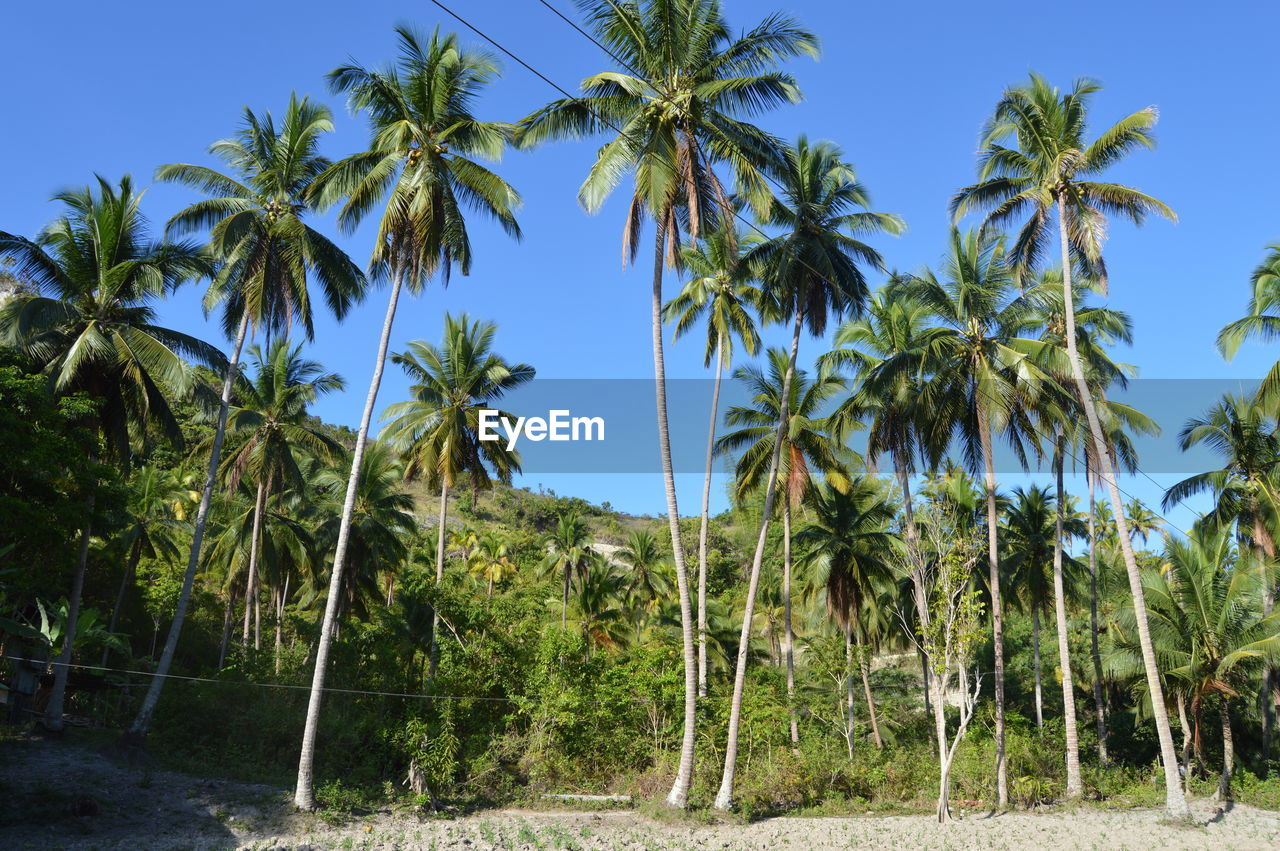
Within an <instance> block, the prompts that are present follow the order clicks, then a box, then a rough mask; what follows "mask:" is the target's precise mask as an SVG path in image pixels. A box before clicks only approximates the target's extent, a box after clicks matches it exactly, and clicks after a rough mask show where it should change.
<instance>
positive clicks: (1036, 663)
mask: <svg viewBox="0 0 1280 851" xmlns="http://www.w3.org/2000/svg"><path fill="white" fill-rule="evenodd" d="M1031 669H1032V671H1033V679H1034V680H1035V697H1036V730H1037V731H1039V732H1041V733H1043V732H1044V691H1043V687H1042V682H1043V680H1042V676H1041V671H1040V607H1039V606H1038V605H1035V604H1032V606H1031Z"/></svg>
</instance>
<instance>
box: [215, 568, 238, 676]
mask: <svg viewBox="0 0 1280 851" xmlns="http://www.w3.org/2000/svg"><path fill="white" fill-rule="evenodd" d="M234 608H235V597H234V595H233V594H232V593H231V589H230V588H228V589H227V602H226V604H225V605H224V606H223V607H222V643H220V644H219V645H218V670H219V671H221V670H222V669H223V667H224V666H225V665H226V664H227V643H228V642H229V641H230V640H231V613H232V609H234Z"/></svg>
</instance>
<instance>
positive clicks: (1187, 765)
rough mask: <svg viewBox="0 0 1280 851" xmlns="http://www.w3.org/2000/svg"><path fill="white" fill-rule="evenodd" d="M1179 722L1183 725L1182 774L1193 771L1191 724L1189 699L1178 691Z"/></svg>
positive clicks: (1184, 775) (1185, 774)
mask: <svg viewBox="0 0 1280 851" xmlns="http://www.w3.org/2000/svg"><path fill="white" fill-rule="evenodd" d="M1178 723H1179V724H1181V725H1182V776H1183V777H1186V776H1187V775H1188V774H1190V773H1191V725H1190V723H1188V722H1187V700H1186V698H1185V697H1184V696H1183V695H1182V693H1181V692H1179V693H1178Z"/></svg>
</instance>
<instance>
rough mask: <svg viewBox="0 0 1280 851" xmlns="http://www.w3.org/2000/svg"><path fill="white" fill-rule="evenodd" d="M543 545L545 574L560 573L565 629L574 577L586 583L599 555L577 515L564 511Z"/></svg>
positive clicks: (562, 622) (562, 627) (574, 512)
mask: <svg viewBox="0 0 1280 851" xmlns="http://www.w3.org/2000/svg"><path fill="white" fill-rule="evenodd" d="M544 544H545V546H546V548H547V556H546V558H545V559H543V562H542V567H543V570H545V571H547V572H548V573H553V574H554V573H559V574H560V575H561V578H562V582H563V584H564V592H563V594H562V596H561V600H560V628H561V629H564V628H565V627H566V625H567V624H568V618H569V591H570V589H571V587H572V585H573V577H574V576H577V577H578V578H579V579H580V580H583V581H585V577H586V575H587V571H588V570H589V569H590V568H591V564H592V562H594V561H595V560H596V558H597V555H596V551H595V550H593V549H592V548H591V530H590V529H589V528H587V524H586V522H585V521H584V520H583V519H582V517H581V516H580V515H579V514H578V513H577V512H576V511H565V512H564V513H562V514H561V515H560V516H559V518H557V520H556V525H555V528H554V529H553V530H552V531H551V532H550V533H549V534H548V535H547V536H546V538H545V540H544Z"/></svg>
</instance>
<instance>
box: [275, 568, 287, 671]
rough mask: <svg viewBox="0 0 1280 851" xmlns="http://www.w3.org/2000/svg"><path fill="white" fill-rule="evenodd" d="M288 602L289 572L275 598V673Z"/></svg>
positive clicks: (278, 666)
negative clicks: (285, 608)
mask: <svg viewBox="0 0 1280 851" xmlns="http://www.w3.org/2000/svg"><path fill="white" fill-rule="evenodd" d="M288 602H289V574H288V573H285V575H284V588H283V589H281V591H280V596H279V598H278V599H277V600H276V674H277V675H278V674H279V673H280V651H281V650H282V649H283V647H284V607H285V604H286V603H288Z"/></svg>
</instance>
